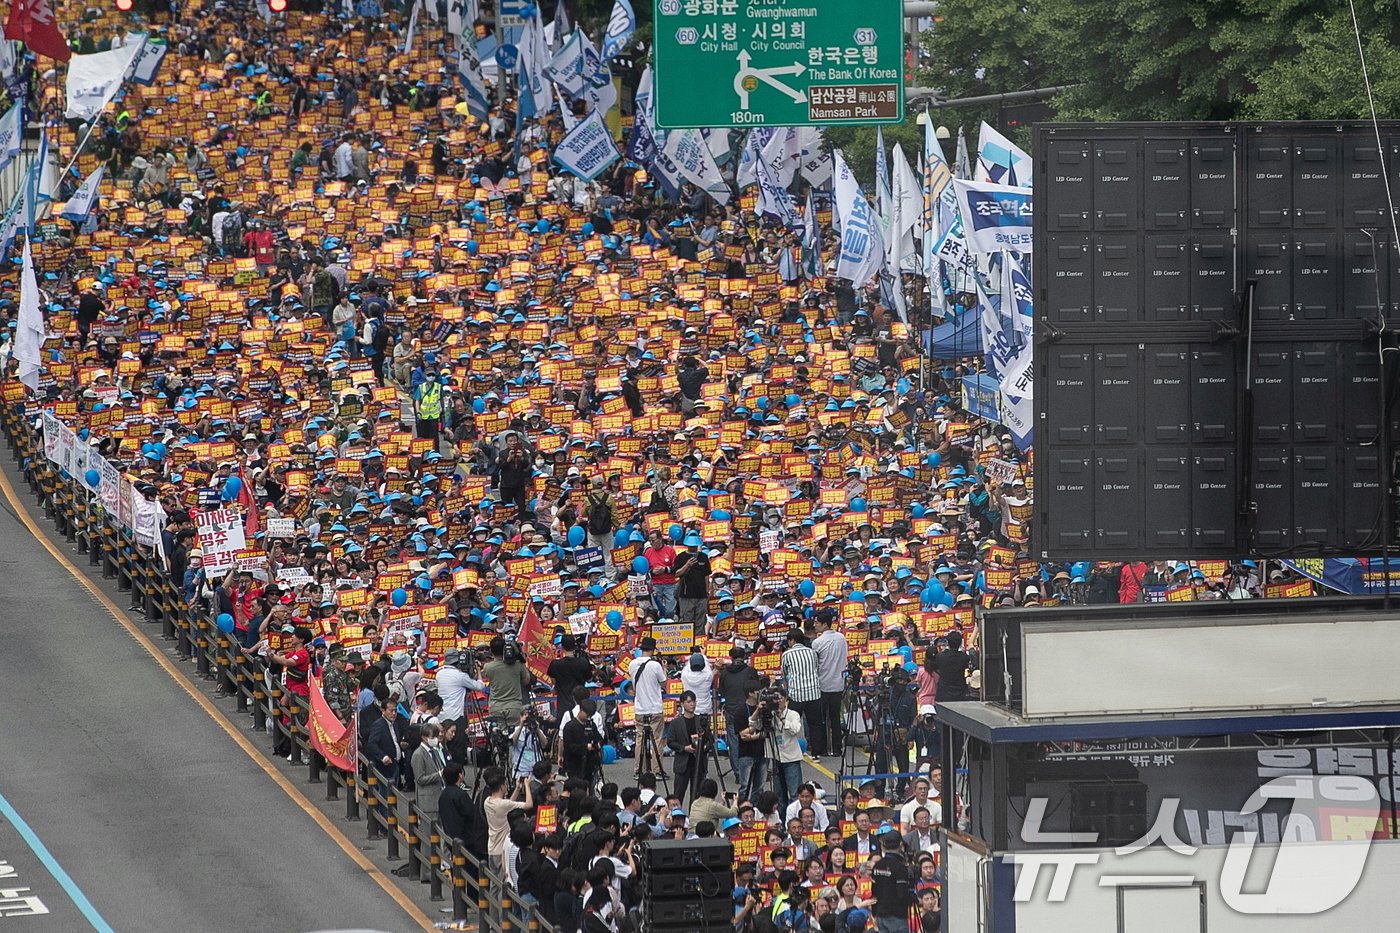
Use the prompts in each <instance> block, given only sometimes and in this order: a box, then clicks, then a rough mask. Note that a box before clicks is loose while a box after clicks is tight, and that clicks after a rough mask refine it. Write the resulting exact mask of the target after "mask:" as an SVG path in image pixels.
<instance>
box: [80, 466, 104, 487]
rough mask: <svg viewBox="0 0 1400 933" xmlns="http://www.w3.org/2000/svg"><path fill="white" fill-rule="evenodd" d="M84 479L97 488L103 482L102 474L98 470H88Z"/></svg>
mask: <svg viewBox="0 0 1400 933" xmlns="http://www.w3.org/2000/svg"><path fill="white" fill-rule="evenodd" d="M83 479H84V480H86V481H87V484H88V485H89V486H96V485H97V484H98V483H100V482H102V474H101V473H99V472H97V471H96V470H88V471H87V472H86V473H84V474H83Z"/></svg>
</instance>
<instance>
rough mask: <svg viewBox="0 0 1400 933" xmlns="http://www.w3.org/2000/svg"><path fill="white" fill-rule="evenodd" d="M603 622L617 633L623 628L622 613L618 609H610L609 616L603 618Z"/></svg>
mask: <svg viewBox="0 0 1400 933" xmlns="http://www.w3.org/2000/svg"><path fill="white" fill-rule="evenodd" d="M603 621H604V622H606V623H607V625H608V628H610V629H612V630H613V631H614V632H615V631H617V630H618V629H619V628H621V627H622V613H620V612H618V611H617V610H616V609H609V610H608V614H607V615H605V616H603Z"/></svg>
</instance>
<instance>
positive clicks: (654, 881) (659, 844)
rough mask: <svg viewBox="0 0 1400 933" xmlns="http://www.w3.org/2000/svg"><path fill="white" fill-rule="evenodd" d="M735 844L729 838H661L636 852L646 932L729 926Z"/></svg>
mask: <svg viewBox="0 0 1400 933" xmlns="http://www.w3.org/2000/svg"><path fill="white" fill-rule="evenodd" d="M733 872H734V846H733V845H731V844H730V843H729V841H728V840H725V839H660V840H656V841H654V842H648V843H646V844H645V845H643V846H641V847H640V848H639V849H638V851H637V881H638V883H639V885H640V887H641V891H642V898H643V907H642V911H641V930H642V933H681V931H685V933H696V931H700V930H711V929H722V928H728V926H729V924H730V922H731V920H732V918H733V916H734V903H733V897H732V895H733V891H734V874H733Z"/></svg>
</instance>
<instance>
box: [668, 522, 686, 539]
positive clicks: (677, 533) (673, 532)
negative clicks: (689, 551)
mask: <svg viewBox="0 0 1400 933" xmlns="http://www.w3.org/2000/svg"><path fill="white" fill-rule="evenodd" d="M666 534H667V535H669V536H670V538H671V540H672V541H679V540H680V539H681V538H682V537H683V536H684V535H685V529H684V528H682V527H681V526H680V525H676V524H673V525H671V527H670V528H668V529H666Z"/></svg>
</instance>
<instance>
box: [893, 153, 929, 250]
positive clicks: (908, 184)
mask: <svg viewBox="0 0 1400 933" xmlns="http://www.w3.org/2000/svg"><path fill="white" fill-rule="evenodd" d="M890 183H891V188H892V190H891V195H890V199H891V201H892V207H893V208H894V217H893V218H892V220H891V222H890V229H891V234H892V235H891V236H890V246H889V250H890V263H889V266H890V271H891V272H894V273H895V274H896V275H898V274H899V273H900V272H901V271H902V272H919V271H920V270H921V269H922V263H921V262H920V257H919V244H921V243H922V242H923V238H924V234H923V212H924V206H923V199H922V198H921V197H920V192H919V182H918V180H917V179H916V178H915V177H914V170H913V169H912V168H910V167H909V160H908V159H906V158H905V157H904V150H903V149H901V148H899V143H895V144H894V169H893V171H892V172H891V178H890Z"/></svg>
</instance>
